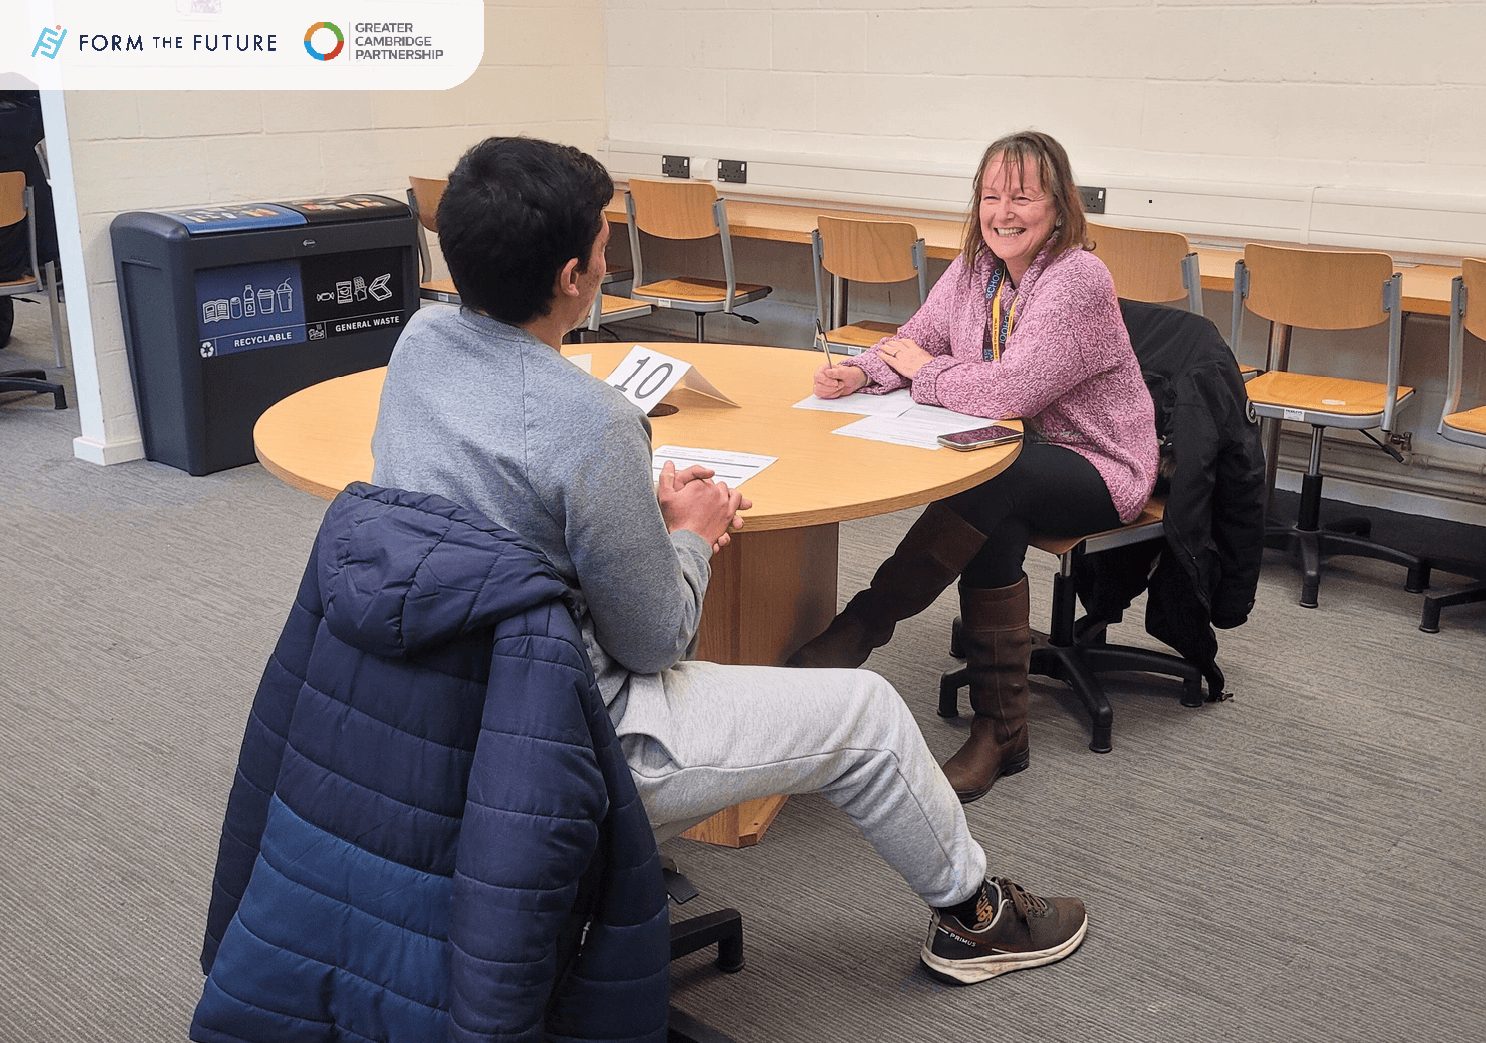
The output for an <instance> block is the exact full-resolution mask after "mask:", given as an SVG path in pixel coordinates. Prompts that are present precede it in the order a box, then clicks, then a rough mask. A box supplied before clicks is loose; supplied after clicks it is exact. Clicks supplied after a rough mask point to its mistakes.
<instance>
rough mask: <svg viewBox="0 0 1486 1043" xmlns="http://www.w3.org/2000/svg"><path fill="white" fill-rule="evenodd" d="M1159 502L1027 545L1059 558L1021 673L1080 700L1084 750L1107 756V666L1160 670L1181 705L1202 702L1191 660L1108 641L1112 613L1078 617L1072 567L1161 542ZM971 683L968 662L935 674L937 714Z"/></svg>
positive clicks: (947, 710)
mask: <svg viewBox="0 0 1486 1043" xmlns="http://www.w3.org/2000/svg"><path fill="white" fill-rule="evenodd" d="M1164 509H1165V505H1164V504H1163V503H1162V501H1161V500H1159V499H1152V500H1151V501H1150V502H1149V503H1147V504H1146V506H1145V510H1143V511H1142V512H1141V514H1140V517H1138V518H1136V519H1135V520H1134V521H1133V522H1131V523H1130V524H1129V525H1123V526H1121V527H1119V528H1118V529H1111V530H1109V531H1108V532H1102V533H1097V534H1095V535H1091V536H1085V537H1081V538H1080V537H1075V538H1073V539H1064V540H1053V539H1046V538H1043V537H1034V538H1033V540H1032V544H1031V545H1032V546H1034V547H1036V548H1037V549H1038V550H1041V551H1045V552H1047V553H1048V554H1052V555H1054V556H1056V557H1057V559H1058V574H1057V575H1056V576H1054V577H1053V610H1052V620H1051V623H1050V625H1049V627H1048V632H1047V633H1043V632H1042V631H1039V630H1034V631H1032V665H1031V668H1030V669H1029V670H1028V673H1032V674H1037V675H1039V676H1042V677H1052V678H1056V679H1057V680H1059V681H1063V682H1066V683H1067V685H1068V686H1069V687H1070V688H1071V689H1072V690H1073V694H1074V695H1076V696H1078V698H1079V700H1080V701H1081V702H1082V703H1083V704H1084V708H1085V709H1086V710H1088V712H1089V720H1090V722H1091V724H1092V725H1093V734H1092V736H1091V737H1090V739H1089V749H1091V750H1093V751H1094V752H1095V753H1108V752H1109V751H1110V750H1111V749H1112V748H1113V747H1112V746H1111V745H1110V733H1111V731H1112V730H1113V727H1114V710H1113V709H1112V708H1111V707H1110V705H1109V699H1108V697H1107V696H1106V695H1105V694H1104V686H1103V685H1102V684H1101V683H1100V682H1099V675H1100V674H1102V673H1108V672H1110V671H1114V670H1139V671H1145V672H1147V673H1156V674H1166V675H1169V676H1171V677H1175V678H1177V679H1179V680H1180V681H1181V682H1182V705H1183V706H1201V705H1202V704H1203V701H1204V699H1203V695H1202V671H1201V670H1200V669H1199V668H1198V667H1197V666H1196V665H1195V664H1193V663H1189V662H1188V661H1187V660H1185V659H1182V658H1180V657H1179V656H1174V655H1169V654H1168V653H1165V652H1153V651H1151V650H1149V649H1145V648H1136V647H1134V646H1132V645H1111V644H1109V643H1107V641H1106V640H1105V631H1106V630H1107V629H1108V627H1109V625H1110V624H1111V623H1117V622H1119V619H1118V618H1115V619H1108V618H1101V617H1096V616H1085V617H1084V618H1083V619H1081V620H1078V619H1076V616H1077V614H1078V581H1079V565H1080V563H1081V562H1082V560H1083V558H1084V555H1085V554H1088V553H1093V552H1098V551H1101V550H1113V549H1115V548H1118V547H1127V546H1131V545H1133V544H1137V543H1154V542H1156V541H1163V540H1164V539H1165V530H1164V526H1163V521H1162V515H1163V513H1164ZM949 653H950V655H952V656H954V657H955V658H956V659H963V658H964V652H963V650H962V648H961V645H960V617H959V616H956V617H955V621H954V626H953V628H952V629H951V631H950V639H949ZM969 683H970V669H969V667H964V666H962V667H960V668H959V669H957V670H951V671H949V672H947V673H945V674H944V675H943V676H942V677H940V679H939V716H940V717H958V716H959V714H960V709H959V698H960V695H959V693H960V689H961V688H964V687H965V686H966V685H968V684H969Z"/></svg>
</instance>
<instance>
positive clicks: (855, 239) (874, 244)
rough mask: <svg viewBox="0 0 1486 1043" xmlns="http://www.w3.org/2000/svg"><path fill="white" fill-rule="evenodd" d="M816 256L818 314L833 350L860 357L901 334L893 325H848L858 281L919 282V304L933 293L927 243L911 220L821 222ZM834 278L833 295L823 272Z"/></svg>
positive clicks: (814, 237) (813, 238)
mask: <svg viewBox="0 0 1486 1043" xmlns="http://www.w3.org/2000/svg"><path fill="white" fill-rule="evenodd" d="M810 247H811V254H812V256H813V258H814V261H815V263H814V265H813V266H812V269H811V270H812V273H813V274H814V276H815V313H816V315H817V317H818V318H819V319H820V321H821V323H822V329H824V330H825V333H826V341H827V342H828V343H829V344H831V345H832V346H833V347H841V348H843V349H845V352H846V354H848V355H856V354H860V353H861V352H862V351H863V350H864V349H866V348H870V347H871V346H872V345H874V344H876V343H877V342H878V341H879V340H881V339H882V338H883V337H890V336H892V335H893V334H895V333H897V332H898V327H897V326H896V325H893V324H891V323H886V322H878V321H876V320H875V319H862V320H860V321H857V322H853V323H848V322H847V321H846V305H847V298H848V296H849V294H850V289H849V284H850V283H853V282H867V283H898V282H907V281H908V280H909V279H915V280H917V282H918V303H919V305H922V304H923V303H924V298H925V297H927V296H928V295H929V265H928V256H927V254H926V252H925V249H924V241H923V239H921V238H920V237H919V234H918V230H917V229H915V228H914V227H913V225H911V224H909V223H907V222H906V221H858V220H854V219H851V218H844V217H827V216H825V215H823V214H822V215H821V216H819V217H817V218H816V227H815V230H814V231H812V232H811V233H810ZM822 270H824V271H826V272H829V273H830V275H831V284H832V285H831V289H830V291H829V293H828V291H827V289H826V285H825V280H824V279H823V278H822V277H821V271H822Z"/></svg>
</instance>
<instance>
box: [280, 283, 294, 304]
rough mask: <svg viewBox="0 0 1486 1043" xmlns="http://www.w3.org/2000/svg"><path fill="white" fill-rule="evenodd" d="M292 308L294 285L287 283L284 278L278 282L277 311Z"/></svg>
mask: <svg viewBox="0 0 1486 1043" xmlns="http://www.w3.org/2000/svg"><path fill="white" fill-rule="evenodd" d="M293 309H294V287H292V286H290V285H289V280H288V279H285V280H284V281H283V282H281V283H279V311H283V312H287V311H292V310H293Z"/></svg>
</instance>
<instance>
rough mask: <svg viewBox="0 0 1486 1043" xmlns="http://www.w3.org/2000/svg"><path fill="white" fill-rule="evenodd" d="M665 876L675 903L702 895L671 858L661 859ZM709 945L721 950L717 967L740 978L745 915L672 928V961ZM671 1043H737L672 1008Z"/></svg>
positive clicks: (726, 914) (722, 912) (709, 917)
mask: <svg viewBox="0 0 1486 1043" xmlns="http://www.w3.org/2000/svg"><path fill="white" fill-rule="evenodd" d="M661 875H662V876H663V877H664V878H665V883H666V893H667V894H669V895H670V896H671V901H673V902H675V903H676V904H677V905H683V904H685V903H686V902H689V901H691V900H692V899H693V898H695V897H696V896H697V895H698V893H699V892H698V891H697V889H696V887H695V886H694V885H693V884H692V882H691V881H690V880H688V879H687V878H686V877H685V876H683V875H682V874H681V873H680V872H679V871H678V870H677V869H676V863H675V862H673V861H672V860H671V859H669V858H662V859H661ZM709 945H716V946H717V960H716V961H715V966H716V967H717V969H718V970H720V971H723V972H724V973H727V974H736V973H737V972H738V971H741V970H742V969H743V965H744V961H743V914H742V913H740V912H738V910H736V909H719V910H717V911H716V912H712V913H704V914H703V915H701V916H693V917H692V918H691V919H689V920H682V921H681V922H680V923H673V924H671V959H672V960H678V959H680V958H681V957H683V956H690V955H691V954H692V953H694V952H698V951H700V950H702V949H705V948H706V947H707V946H709ZM667 1038H668V1040H669V1043H733V1040H732V1038H731V1037H729V1036H725V1035H723V1034H722V1033H721V1032H718V1031H717V1030H716V1029H714V1028H712V1027H711V1026H709V1025H707V1024H705V1023H704V1022H701V1021H698V1020H697V1019H696V1018H694V1017H692V1016H691V1015H690V1014H688V1013H686V1011H684V1010H678V1009H677V1007H676V1005H675V1004H674V1003H673V1004H671V1017H670V1028H669V1031H668V1032H667Z"/></svg>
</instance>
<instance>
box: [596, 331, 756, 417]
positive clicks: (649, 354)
mask: <svg viewBox="0 0 1486 1043" xmlns="http://www.w3.org/2000/svg"><path fill="white" fill-rule="evenodd" d="M604 383H606V384H609V385H610V386H611V387H613V388H614V389H615V390H616V391H619V392H620V393H621V394H623V395H624V397H625V398H627V399H629V400H630V401H631V402H633V403H634V404H635V405H637V406H639V407H640V408H641V409H642V410H644V411H645V412H646V413H649V412H650V411H651V410H652V409H654V408H655V407H656V406H657V405H659V404H660V402H661V400H662V399H664V398H665V397H666V396H667V395H668V394H670V392H671V389H672V388H675V387H683V388H686V389H688V390H690V391H695V392H696V393H697V394H699V395H705V396H707V397H708V398H713V399H716V400H717V401H719V402H726V403H727V404H728V405H730V406H736V405H737V404H738V403H736V402H734V401H733V400H732V399H730V398H728V397H727V396H726V395H724V394H723V393H722V392H721V391H718V390H717V388H715V387H713V386H712V383H711V382H710V381H709V380H708V379H707V378H706V377H704V376H702V375H701V374H700V373H698V372H697V371H696V369H695V368H693V367H692V364H691V363H690V362H683V361H681V360H680V359H673V358H671V357H670V356H669V355H662V354H661V353H660V352H658V351H652V350H651V349H649V348H644V347H641V346H640V345H638V344H636V345H635V346H634V347H633V348H631V349H630V353H629V354H628V355H626V356H624V359H623V360H622V361H621V362H620V363H619V365H617V366H615V367H614V372H612V373H610V374H609V377H608V379H607V380H605V381H604Z"/></svg>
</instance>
